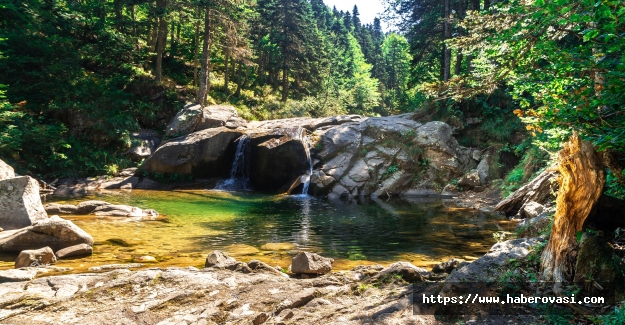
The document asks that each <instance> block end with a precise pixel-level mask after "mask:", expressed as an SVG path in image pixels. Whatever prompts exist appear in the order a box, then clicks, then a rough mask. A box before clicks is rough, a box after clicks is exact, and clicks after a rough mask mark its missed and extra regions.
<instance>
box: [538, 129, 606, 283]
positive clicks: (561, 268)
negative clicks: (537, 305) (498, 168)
mask: <svg viewBox="0 0 625 325" xmlns="http://www.w3.org/2000/svg"><path fill="white" fill-rule="evenodd" d="M558 171H559V172H560V176H559V177H558V183H560V189H559V190H558V198H557V200H556V214H555V217H554V220H553V228H552V230H551V237H550V238H549V243H548V244H547V247H546V248H545V250H544V252H543V254H542V264H541V269H542V272H543V278H544V279H545V280H546V281H553V282H556V284H555V285H554V288H553V290H554V293H555V294H558V295H560V294H562V282H564V281H567V280H570V279H572V276H573V269H574V266H575V257H576V248H577V239H576V232H578V231H581V230H582V226H583V225H584V221H586V218H587V217H588V215H589V213H590V211H591V210H592V208H593V206H594V205H595V203H596V202H597V200H598V199H599V197H600V196H601V192H602V191H603V186H604V185H605V172H604V167H603V164H602V163H601V159H600V157H599V155H598V154H597V152H596V151H595V148H594V146H593V145H592V144H591V143H589V142H585V141H582V140H581V139H580V138H579V137H578V135H577V133H574V134H573V135H572V136H571V138H570V139H569V142H567V143H565V144H564V148H563V149H562V150H561V151H560V152H559V154H558Z"/></svg>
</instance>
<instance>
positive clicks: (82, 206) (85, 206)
mask: <svg viewBox="0 0 625 325" xmlns="http://www.w3.org/2000/svg"><path fill="white" fill-rule="evenodd" d="M103 205H111V204H110V203H108V202H104V201H96V200H90V201H84V202H80V203H78V205H77V206H76V208H77V209H76V214H90V213H92V212H93V211H95V209H97V208H99V207H101V206H103Z"/></svg>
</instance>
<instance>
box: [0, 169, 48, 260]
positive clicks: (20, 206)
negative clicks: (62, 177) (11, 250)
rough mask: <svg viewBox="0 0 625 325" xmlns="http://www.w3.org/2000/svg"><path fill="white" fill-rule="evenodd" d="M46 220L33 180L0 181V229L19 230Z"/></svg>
mask: <svg viewBox="0 0 625 325" xmlns="http://www.w3.org/2000/svg"><path fill="white" fill-rule="evenodd" d="M47 218H48V214H47V213H46V211H45V209H44V208H43V205H42V204H41V198H40V197H39V184H38V183H37V181H36V180H35V179H33V178H31V177H29V176H22V177H16V178H10V179H5V180H0V227H2V228H3V229H5V230H8V229H19V228H23V227H28V226H30V225H32V224H33V223H34V222H36V221H39V220H44V219H47ZM37 248H40V247H37Z"/></svg>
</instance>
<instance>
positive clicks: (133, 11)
mask: <svg viewBox="0 0 625 325" xmlns="http://www.w3.org/2000/svg"><path fill="white" fill-rule="evenodd" d="M136 10H137V6H136V5H134V4H132V5H130V19H131V20H132V38H134V40H135V49H138V48H139V46H138V45H139V38H138V37H137V18H136V17H135V14H136Z"/></svg>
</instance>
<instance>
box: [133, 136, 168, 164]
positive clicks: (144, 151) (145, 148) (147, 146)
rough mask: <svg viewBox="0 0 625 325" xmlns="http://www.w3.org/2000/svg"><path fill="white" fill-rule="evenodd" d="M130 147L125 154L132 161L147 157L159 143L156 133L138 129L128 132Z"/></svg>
mask: <svg viewBox="0 0 625 325" xmlns="http://www.w3.org/2000/svg"><path fill="white" fill-rule="evenodd" d="M130 141H131V142H132V147H130V149H128V150H127V151H126V152H125V154H126V155H127V156H128V157H129V158H130V159H131V160H134V161H139V160H141V159H145V158H147V157H149V156H150V155H151V154H152V153H153V152H154V151H155V150H156V148H158V145H159V144H161V139H160V138H159V137H158V133H157V132H156V131H153V130H140V131H139V132H133V133H131V134H130Z"/></svg>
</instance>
